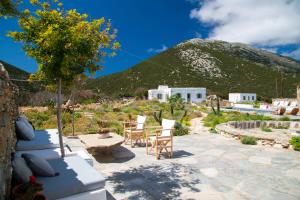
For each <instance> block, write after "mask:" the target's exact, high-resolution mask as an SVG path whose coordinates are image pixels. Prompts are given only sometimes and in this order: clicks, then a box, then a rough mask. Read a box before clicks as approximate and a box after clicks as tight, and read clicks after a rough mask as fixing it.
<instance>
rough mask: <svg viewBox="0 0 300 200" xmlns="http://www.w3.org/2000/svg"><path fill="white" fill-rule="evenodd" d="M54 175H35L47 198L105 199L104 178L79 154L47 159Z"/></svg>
mask: <svg viewBox="0 0 300 200" xmlns="http://www.w3.org/2000/svg"><path fill="white" fill-rule="evenodd" d="M48 162H49V164H50V165H51V166H52V168H53V169H54V171H55V172H58V173H59V175H58V176H55V177H39V176H38V177H37V182H38V183H41V184H43V193H44V194H45V195H46V197H47V198H48V200H52V199H61V200H70V199H72V200H84V199H97V200H106V190H105V189H104V186H105V178H104V177H103V176H102V175H101V174H100V173H99V172H97V171H96V170H95V169H94V168H93V167H91V166H90V165H89V164H88V163H87V162H86V161H85V160H83V159H82V158H81V157H79V156H66V157H65V158H58V159H52V160H48Z"/></svg>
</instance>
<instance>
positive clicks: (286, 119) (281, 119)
mask: <svg viewBox="0 0 300 200" xmlns="http://www.w3.org/2000/svg"><path fill="white" fill-rule="evenodd" d="M278 121H291V119H290V118H289V117H288V116H284V117H280V118H279V119H278Z"/></svg>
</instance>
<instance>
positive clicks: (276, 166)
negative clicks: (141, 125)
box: [94, 128, 300, 200]
mask: <svg viewBox="0 0 300 200" xmlns="http://www.w3.org/2000/svg"><path fill="white" fill-rule="evenodd" d="M198 130H201V134H197V131H195V130H194V132H193V134H192V135H187V136H181V137H175V138H174V158H172V159H168V158H162V159H161V160H156V159H155V156H152V155H149V156H146V150H145V148H142V147H136V148H130V146H126V145H122V146H121V147H119V149H116V150H115V151H114V152H113V153H112V155H111V157H110V158H109V160H106V158H104V157H101V156H100V157H95V162H94V163H95V166H94V167H95V168H96V169H97V170H98V171H99V172H101V173H102V174H103V175H104V176H105V177H106V178H107V181H106V189H107V191H108V192H109V194H110V196H109V198H108V199H201V200H202V199H203V200H206V199H217V200H233V199H234V200H235V199H237V200H256V199H264V200H274V199H275V200H277V199H279V200H280V199H284V200H299V199H300V178H299V177H300V153H299V152H296V151H292V150H286V149H274V148H273V149H271V148H267V147H264V146H251V145H250V146H248V145H243V144H241V143H240V142H239V141H236V140H228V139H227V138H226V137H224V136H222V135H218V134H210V133H208V132H207V131H206V132H205V131H204V130H203V129H201V128H199V129H198Z"/></svg>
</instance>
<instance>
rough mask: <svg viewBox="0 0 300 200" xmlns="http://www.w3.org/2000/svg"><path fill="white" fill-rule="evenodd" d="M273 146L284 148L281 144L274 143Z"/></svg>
mask: <svg viewBox="0 0 300 200" xmlns="http://www.w3.org/2000/svg"><path fill="white" fill-rule="evenodd" d="M273 147H274V148H278V149H282V145H281V144H274V145H273Z"/></svg>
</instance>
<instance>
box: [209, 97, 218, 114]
mask: <svg viewBox="0 0 300 200" xmlns="http://www.w3.org/2000/svg"><path fill="white" fill-rule="evenodd" d="M210 106H211V109H212V110H213V111H214V114H215V115H216V114H217V112H216V110H215V108H214V104H213V100H212V99H211V100H210Z"/></svg>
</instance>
